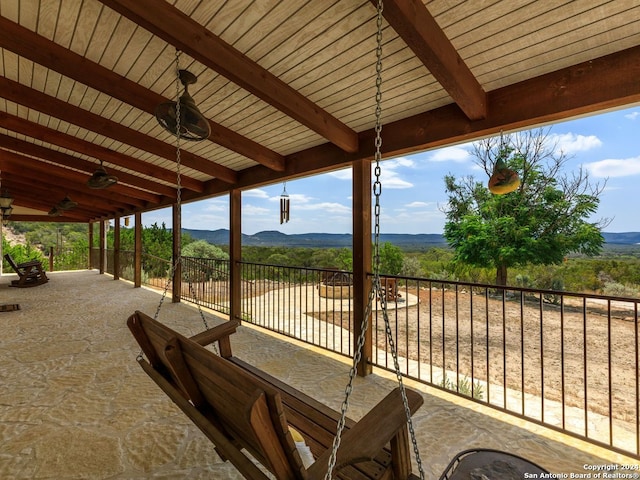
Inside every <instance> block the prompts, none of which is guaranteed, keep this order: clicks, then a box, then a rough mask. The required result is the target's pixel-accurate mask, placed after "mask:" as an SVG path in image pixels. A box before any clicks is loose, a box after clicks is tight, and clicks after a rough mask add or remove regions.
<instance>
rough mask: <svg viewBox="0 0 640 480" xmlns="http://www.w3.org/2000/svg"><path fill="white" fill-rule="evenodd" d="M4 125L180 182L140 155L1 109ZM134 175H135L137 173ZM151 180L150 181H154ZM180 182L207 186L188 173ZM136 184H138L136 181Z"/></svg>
mask: <svg viewBox="0 0 640 480" xmlns="http://www.w3.org/2000/svg"><path fill="white" fill-rule="evenodd" d="M0 127H2V128H6V129H7V130H10V131H12V132H16V133H20V134H22V135H25V136H27V137H31V138H34V139H37V140H39V141H41V142H45V143H50V144H52V145H57V146H59V147H62V148H66V149H67V150H72V151H74V152H78V153H82V154H84V155H88V156H90V157H93V158H97V159H98V160H102V161H103V162H107V163H112V164H114V165H118V166H119V167H124V168H126V169H128V170H133V171H136V172H138V173H141V174H143V175H146V176H148V177H152V178H155V179H159V180H164V181H165V182H169V183H173V184H175V183H176V173H175V172H173V171H171V170H167V169H166V168H162V167H158V166H156V165H153V164H151V163H148V162H144V161H142V160H138V159H137V158H134V157H131V156H129V155H125V154H123V153H120V152H116V151H113V150H110V149H108V148H105V147H101V146H99V145H95V144H93V143H91V142H87V141H86V140H82V139H80V138H76V137H74V136H72V135H68V134H66V133H62V132H58V131H56V130H53V129H52V128H48V127H45V126H42V125H39V124H37V123H34V122H30V121H29V120H26V119H24V118H20V117H16V116H15V115H11V114H8V113H5V112H0ZM93 169H94V170H95V165H94V166H93ZM131 176H132V177H133V176H135V175H131ZM136 178H140V179H141V180H143V179H142V177H136ZM148 182H150V180H149V181H148ZM154 183H157V182H154ZM180 183H181V185H182V187H183V188H186V189H188V190H193V191H195V192H202V190H203V188H204V185H203V182H201V181H200V180H196V179H194V178H192V177H188V176H186V175H182V178H181V182H180ZM132 185H136V184H135V183H132ZM144 185H145V186H142V184H140V185H137V186H140V187H141V188H145V189H147V190H151V191H157V192H158V193H162V194H163V195H171V194H170V193H168V192H167V191H166V189H164V188H162V189H160V190H162V191H160V190H156V189H155V187H154V188H151V187H150V184H149V183H146V182H145V183H144ZM163 187H164V185H163ZM158 188H160V187H158ZM174 195H175V192H174Z"/></svg>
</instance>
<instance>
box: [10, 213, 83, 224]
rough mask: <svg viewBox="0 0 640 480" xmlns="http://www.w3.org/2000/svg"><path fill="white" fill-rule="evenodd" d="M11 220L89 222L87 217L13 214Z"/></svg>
mask: <svg viewBox="0 0 640 480" xmlns="http://www.w3.org/2000/svg"><path fill="white" fill-rule="evenodd" d="M9 221H11V222H51V223H88V222H89V220H87V219H86V218H80V219H76V218H69V217H49V216H47V215H23V214H18V215H15V214H14V215H11V218H10V219H9Z"/></svg>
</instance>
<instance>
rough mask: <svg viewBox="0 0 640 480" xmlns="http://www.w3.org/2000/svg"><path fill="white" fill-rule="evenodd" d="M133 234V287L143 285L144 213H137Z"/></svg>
mask: <svg viewBox="0 0 640 480" xmlns="http://www.w3.org/2000/svg"><path fill="white" fill-rule="evenodd" d="M134 223H135V226H134V232H133V243H134V246H133V264H134V265H133V287H134V288H139V287H140V286H141V285H142V213H140V212H136V214H135V222H134Z"/></svg>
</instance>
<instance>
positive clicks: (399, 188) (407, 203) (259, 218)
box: [143, 106, 640, 234]
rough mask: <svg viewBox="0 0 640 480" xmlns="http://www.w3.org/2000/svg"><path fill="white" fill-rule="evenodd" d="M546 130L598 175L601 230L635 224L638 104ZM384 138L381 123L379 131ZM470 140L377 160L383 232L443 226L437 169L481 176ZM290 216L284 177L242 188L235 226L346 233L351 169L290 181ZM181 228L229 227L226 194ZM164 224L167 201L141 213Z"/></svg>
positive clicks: (572, 163)
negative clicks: (282, 207) (283, 200)
mask: <svg viewBox="0 0 640 480" xmlns="http://www.w3.org/2000/svg"><path fill="white" fill-rule="evenodd" d="M550 135H551V136H552V137H554V138H553V140H555V141H557V144H558V148H559V149H562V151H564V152H565V153H566V154H567V155H569V156H570V157H571V159H570V160H569V161H568V162H567V164H566V167H565V170H564V171H565V172H566V173H571V172H572V171H574V170H577V169H578V168H579V166H580V165H582V166H583V167H584V168H585V169H587V171H588V172H589V177H590V180H591V181H592V182H603V181H604V180H605V179H607V178H608V180H607V184H606V188H605V190H604V191H603V193H602V195H601V197H600V208H599V210H598V212H597V214H596V215H595V216H594V218H593V219H592V220H594V221H595V220H598V219H601V218H609V219H612V220H611V223H610V224H609V225H608V226H607V227H606V228H605V231H607V232H629V231H640V221H639V220H638V212H639V211H640V195H639V193H638V192H639V190H640V189H638V184H639V183H640V106H635V107H633V108H627V109H624V110H617V111H613V112H609V113H605V114H600V115H595V116H589V117H584V118H580V119H576V120H572V121H567V122H562V123H557V124H554V125H552V126H551V130H550ZM382 136H383V142H384V129H383V131H382ZM470 151H471V144H460V145H456V146H452V147H446V148H441V149H437V150H430V151H427V152H423V153H418V154H413V155H408V156H403V157H397V158H393V159H389V160H385V161H383V163H382V178H381V181H382V185H383V187H382V197H381V201H380V204H381V212H382V217H381V221H380V225H381V231H382V232H383V233H442V231H443V228H444V223H445V215H444V213H442V206H443V205H445V204H446V201H447V196H446V194H445V190H444V176H445V175H447V174H453V175H455V176H456V177H458V178H459V177H462V176H466V175H472V176H474V177H475V178H476V179H478V180H480V181H486V180H487V178H486V175H485V174H484V172H483V171H481V170H479V168H478V167H477V166H476V165H475V163H474V159H473V157H472V156H471V154H470ZM286 190H287V193H288V194H289V197H290V199H291V219H290V221H289V223H287V224H283V225H280V217H279V198H280V194H281V193H282V191H283V184H282V183H278V184H275V185H271V186H267V187H262V188H259V189H254V190H249V191H245V192H243V195H242V214H243V223H242V231H243V233H246V234H254V233H256V232H259V231H263V230H279V231H281V232H283V233H287V234H294V233H310V232H324V233H351V171H350V170H349V169H347V170H340V171H336V172H332V173H328V174H323V175H316V176H313V177H307V178H303V179H298V180H293V181H289V182H287V184H286ZM182 211H183V214H182V217H183V218H182V224H183V226H184V228H193V229H201V230H216V229H219V228H229V221H228V218H229V206H228V197H227V196H222V197H216V198H212V199H208V200H203V201H200V202H194V203H190V204H185V205H183V210H182ZM154 222H158V224H161V223H162V222H165V223H166V224H167V225H168V226H170V225H171V213H170V210H168V209H163V210H158V211H155V212H149V213H146V214H144V215H143V223H144V224H146V225H149V224H152V223H154Z"/></svg>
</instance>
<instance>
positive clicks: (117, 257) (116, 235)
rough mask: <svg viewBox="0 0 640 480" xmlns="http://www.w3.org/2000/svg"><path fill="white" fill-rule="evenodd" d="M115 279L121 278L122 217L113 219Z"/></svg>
mask: <svg viewBox="0 0 640 480" xmlns="http://www.w3.org/2000/svg"><path fill="white" fill-rule="evenodd" d="M113 224H114V228H113V279H114V280H118V279H119V278H120V217H119V216H116V217H114V219H113Z"/></svg>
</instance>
